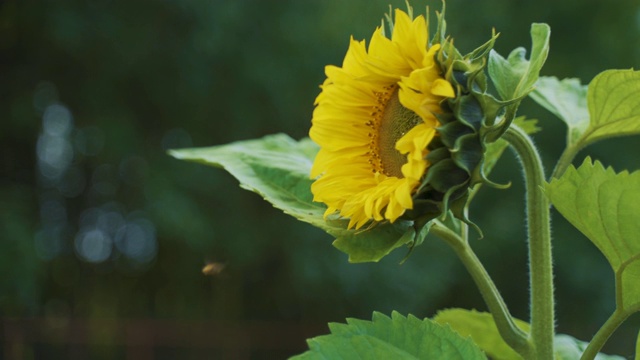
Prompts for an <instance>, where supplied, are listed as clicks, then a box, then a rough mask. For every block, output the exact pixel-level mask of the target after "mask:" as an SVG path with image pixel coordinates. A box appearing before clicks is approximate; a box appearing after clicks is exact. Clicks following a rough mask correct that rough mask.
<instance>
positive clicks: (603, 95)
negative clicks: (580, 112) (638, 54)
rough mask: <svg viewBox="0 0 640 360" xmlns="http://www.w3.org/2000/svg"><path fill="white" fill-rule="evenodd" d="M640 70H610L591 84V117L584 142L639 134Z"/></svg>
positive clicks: (585, 143) (589, 92) (589, 98)
mask: <svg viewBox="0 0 640 360" xmlns="http://www.w3.org/2000/svg"><path fill="white" fill-rule="evenodd" d="M639 92H640V71H633V70H607V71H604V72H602V73H600V74H598V75H597V76H596V77H595V78H594V79H593V80H592V81H591V83H590V84H589V91H588V94H587V96H588V101H587V103H588V106H589V115H590V117H591V120H590V123H589V127H588V129H587V130H586V131H585V133H584V135H583V140H582V141H583V143H584V145H588V144H590V143H593V142H596V141H598V140H601V139H605V138H610V137H614V136H623V135H634V134H640V96H638V93H639Z"/></svg>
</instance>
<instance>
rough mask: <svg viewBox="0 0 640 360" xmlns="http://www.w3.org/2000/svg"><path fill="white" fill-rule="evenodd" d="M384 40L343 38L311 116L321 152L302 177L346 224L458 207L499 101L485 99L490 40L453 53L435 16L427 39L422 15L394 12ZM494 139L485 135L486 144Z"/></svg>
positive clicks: (496, 126) (496, 124) (475, 177)
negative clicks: (341, 54)
mask: <svg viewBox="0 0 640 360" xmlns="http://www.w3.org/2000/svg"><path fill="white" fill-rule="evenodd" d="M394 15H395V16H394V21H392V20H391V14H390V16H389V17H388V19H389V28H390V29H391V33H390V36H389V37H387V36H386V34H385V30H384V27H379V28H377V29H376V30H375V31H374V33H373V35H372V37H371V40H370V42H369V45H368V46H367V44H366V43H365V41H356V40H354V39H353V38H352V39H351V42H350V45H349V49H348V51H347V54H346V56H345V59H344V61H343V64H342V66H341V67H339V66H331V65H330V66H327V67H326V69H325V72H326V75H327V79H326V80H325V82H324V83H323V84H322V86H321V89H322V91H321V93H320V95H318V97H317V99H316V102H315V104H316V108H315V110H314V113H313V119H312V127H311V130H310V136H311V138H312V139H313V140H314V141H315V142H316V143H317V144H318V145H319V146H320V151H319V153H318V155H317V157H316V159H315V161H314V164H313V167H312V171H311V177H312V178H314V179H315V182H314V183H313V185H312V188H311V190H312V192H313V194H314V200H315V201H319V202H323V203H325V204H326V205H327V211H326V213H325V216H339V217H343V218H348V219H349V225H348V226H349V228H361V227H362V226H364V225H365V224H368V223H371V224H375V223H377V222H382V221H389V222H394V221H396V220H397V219H399V218H402V219H408V220H413V221H416V222H417V223H426V222H428V221H429V220H432V219H434V218H436V217H438V216H440V215H442V214H445V213H447V212H448V211H449V210H452V212H453V214H454V215H456V216H457V217H459V218H461V219H465V217H464V215H463V211H462V209H463V208H464V206H465V205H466V203H467V199H468V194H469V189H470V188H471V187H472V186H473V185H475V184H477V183H479V182H483V181H485V176H484V175H483V173H482V163H483V158H484V152H485V148H486V142H488V141H489V140H488V139H489V135H490V134H495V133H496V132H499V131H500V129H501V128H503V127H504V126H508V121H504V120H503V121H497V120H496V119H498V118H499V115H500V114H501V112H502V108H503V107H504V104H503V103H501V102H499V101H498V100H496V99H495V98H493V97H492V96H491V95H488V94H487V77H486V75H485V71H484V70H485V67H486V64H487V60H488V54H489V51H490V50H491V48H492V47H493V43H494V41H495V38H496V35H495V34H494V36H493V37H492V38H491V40H490V41H489V42H487V43H486V44H484V45H483V46H481V47H480V48H478V49H476V50H475V51H473V52H472V53H470V54H468V55H465V56H462V55H461V54H460V53H459V52H458V51H457V50H456V48H455V47H454V46H453V42H452V41H451V40H450V39H447V38H445V36H444V28H445V23H444V17H443V15H442V14H439V15H438V30H437V31H436V34H435V36H434V37H433V39H432V40H429V34H428V22H427V20H426V19H425V17H423V16H417V17H414V16H413V14H412V10H411V8H410V7H409V11H408V12H404V11H402V10H398V9H396V10H395V14H394ZM494 139H495V138H492V139H491V141H493V140H494Z"/></svg>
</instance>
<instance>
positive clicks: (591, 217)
mask: <svg viewBox="0 0 640 360" xmlns="http://www.w3.org/2000/svg"><path fill="white" fill-rule="evenodd" d="M545 192H546V194H547V196H548V197H549V199H550V200H551V202H552V203H553V205H554V206H555V207H556V209H558V211H559V212H560V213H561V214H562V216H564V217H565V218H566V219H567V220H568V221H569V222H570V223H571V224H572V225H573V226H575V227H576V228H578V230H580V231H581V232H582V233H583V234H584V235H585V236H586V237H587V238H589V240H591V242H593V243H594V244H595V245H596V246H597V247H598V249H599V250H600V251H601V252H602V253H603V254H604V256H605V257H606V258H607V260H608V261H609V264H611V267H612V268H613V271H614V272H615V275H616V300H617V307H618V309H619V310H621V311H624V312H625V313H630V312H634V311H638V310H640V221H639V218H638V214H639V213H640V172H634V173H631V174H629V173H628V172H626V171H625V172H621V173H617V174H616V173H615V172H614V171H613V169H611V168H608V169H605V168H604V167H603V166H602V164H601V163H599V162H597V161H596V162H595V164H592V163H591V159H590V158H587V159H586V160H585V161H584V163H583V164H582V165H581V166H580V167H579V168H578V169H576V168H575V167H573V166H571V167H569V169H568V170H567V171H566V172H565V173H564V174H563V175H562V176H561V177H560V178H559V179H553V180H552V181H551V183H549V184H546V186H545Z"/></svg>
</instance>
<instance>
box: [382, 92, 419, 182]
mask: <svg viewBox="0 0 640 360" xmlns="http://www.w3.org/2000/svg"><path fill="white" fill-rule="evenodd" d="M421 122H422V119H421V118H420V116H419V115H418V114H416V113H414V112H413V111H411V110H409V109H407V108H405V107H404V106H402V104H400V98H399V97H398V89H396V91H394V92H393V94H391V97H390V98H389V101H388V102H387V105H386V106H385V108H384V112H383V114H382V119H381V120H380V128H379V131H378V155H379V156H380V163H381V165H382V168H383V169H384V170H383V172H384V173H385V174H386V175H387V176H395V177H398V178H403V177H404V175H403V174H402V165H404V164H406V163H407V155H406V154H401V153H400V152H399V151H398V150H396V143H397V142H398V140H400V138H401V137H403V136H404V135H405V134H406V133H407V132H409V130H411V129H412V128H413V127H414V126H416V125H418V124H420V123H421Z"/></svg>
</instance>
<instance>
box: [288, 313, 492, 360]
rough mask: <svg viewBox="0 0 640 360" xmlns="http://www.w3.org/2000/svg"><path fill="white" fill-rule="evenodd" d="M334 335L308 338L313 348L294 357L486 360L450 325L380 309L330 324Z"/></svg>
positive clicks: (472, 344)
mask: <svg viewBox="0 0 640 360" xmlns="http://www.w3.org/2000/svg"><path fill="white" fill-rule="evenodd" d="M329 328H330V330H331V334H330V335H323V336H318V337H316V338H313V339H309V340H307V343H308V344H309V349H310V350H309V351H307V352H306V353H304V354H301V355H298V356H294V357H293V358H292V359H296V360H300V359H304V360H309V359H313V360H315V359H336V360H338V359H345V360H350V359H399V360H401V359H461V360H473V359H486V357H485V356H484V354H483V353H482V351H481V350H480V349H479V348H478V347H477V346H476V345H475V344H474V343H473V342H472V341H471V339H469V338H466V339H465V338H463V337H461V336H460V335H458V334H457V333H456V332H454V331H453V330H451V329H450V328H449V327H445V326H442V325H440V324H437V323H436V322H434V321H432V320H429V319H424V320H420V319H418V318H416V317H415V316H413V315H409V316H408V317H404V316H402V315H400V314H399V313H397V312H395V311H394V312H393V313H392V314H391V318H389V317H388V316H386V315H383V314H381V313H378V312H374V313H373V321H365V320H357V319H347V324H337V323H331V324H329Z"/></svg>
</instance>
